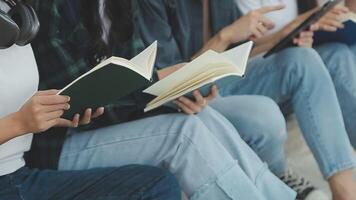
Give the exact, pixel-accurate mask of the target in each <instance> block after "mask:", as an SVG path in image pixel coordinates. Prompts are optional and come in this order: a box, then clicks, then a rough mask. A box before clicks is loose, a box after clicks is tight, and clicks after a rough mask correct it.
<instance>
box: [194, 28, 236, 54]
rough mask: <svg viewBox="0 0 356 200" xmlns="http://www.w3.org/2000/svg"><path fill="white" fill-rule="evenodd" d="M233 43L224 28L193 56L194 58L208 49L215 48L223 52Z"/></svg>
mask: <svg viewBox="0 0 356 200" xmlns="http://www.w3.org/2000/svg"><path fill="white" fill-rule="evenodd" d="M230 45H231V42H230V41H229V39H228V36H227V35H226V33H225V31H224V29H223V30H221V31H220V32H219V33H217V34H216V35H215V36H214V37H212V38H211V39H210V40H209V41H208V42H207V43H206V44H205V45H204V46H203V48H201V49H200V50H199V51H198V52H197V53H196V54H195V55H194V56H193V57H192V59H194V58H196V57H198V56H200V55H201V54H203V53H204V52H205V51H207V50H210V49H211V50H214V51H216V52H223V51H225V50H226V49H227V48H228V47H229V46H230Z"/></svg>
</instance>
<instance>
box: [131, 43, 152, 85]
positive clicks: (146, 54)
mask: <svg viewBox="0 0 356 200" xmlns="http://www.w3.org/2000/svg"><path fill="white" fill-rule="evenodd" d="M156 55H157V41H155V42H153V43H152V44H151V45H150V46H149V47H147V48H146V49H145V50H143V51H142V52H141V53H140V54H138V55H137V56H135V57H134V58H132V59H131V60H130V62H131V63H132V64H134V66H135V68H136V69H137V70H138V71H140V72H141V74H142V75H144V77H146V78H147V79H148V80H149V79H151V77H152V71H153V67H154V64H155V61H156Z"/></svg>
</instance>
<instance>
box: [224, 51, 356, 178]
mask: <svg viewBox="0 0 356 200" xmlns="http://www.w3.org/2000/svg"><path fill="white" fill-rule="evenodd" d="M220 92H221V94H222V96H231V95H242V94H255V95H264V96H268V97H270V98H272V99H273V100H275V101H276V102H277V103H285V102H288V101H290V102H291V103H292V106H293V109H294V111H295V113H296V116H297V119H298V122H299V125H300V127H301V130H302V133H303V135H304V138H305V139H306V142H307V143H308V145H309V147H310V149H311V151H312V152H313V154H314V156H315V158H316V160H317V162H318V164H319V167H320V169H321V172H322V174H323V176H324V178H325V179H328V178H330V177H331V176H332V175H334V174H335V173H337V172H340V171H343V170H345V169H350V168H354V167H355V160H354V159H355V158H354V153H353V150H352V147H351V145H350V140H349V138H348V135H347V132H346V129H345V125H344V120H343V117H342V113H341V109H340V105H339V102H338V99H337V96H336V92H335V87H334V85H333V82H332V79H331V77H330V75H329V73H328V71H327V70H326V67H325V65H324V63H323V61H322V60H321V58H320V56H319V55H318V53H317V52H316V51H315V50H313V49H308V48H288V49H285V50H283V51H281V52H280V53H278V54H275V55H273V56H271V57H269V58H267V59H264V58H262V57H257V58H254V59H251V60H250V62H249V64H248V69H247V72H246V76H245V78H243V79H239V80H236V83H235V84H231V85H229V86H227V87H226V88H220ZM257 152H258V151H257Z"/></svg>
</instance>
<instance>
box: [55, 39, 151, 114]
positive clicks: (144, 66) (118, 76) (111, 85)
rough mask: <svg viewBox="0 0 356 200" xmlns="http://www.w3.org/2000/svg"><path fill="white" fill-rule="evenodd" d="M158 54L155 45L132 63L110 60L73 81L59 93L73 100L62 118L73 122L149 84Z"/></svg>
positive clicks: (130, 61) (119, 59)
mask: <svg viewBox="0 0 356 200" xmlns="http://www.w3.org/2000/svg"><path fill="white" fill-rule="evenodd" d="M156 52H157V43H156V42H155V43H153V44H152V45H151V46H150V47H148V48H147V49H146V50H144V51H143V52H142V53H140V54H139V55H137V56H136V57H135V58H133V59H131V60H126V59H123V58H117V57H111V58H109V59H107V60H106V61H103V62H102V63H101V64H99V65H98V66H96V67H94V68H93V69H92V70H90V71H89V72H87V73H85V74H84V75H82V76H81V77H79V78H78V79H76V80H75V81H73V82H72V83H71V84H69V85H68V86H67V87H65V88H64V89H63V90H62V91H60V92H59V94H60V95H68V96H70V98H71V100H70V102H69V103H70V106H71V107H70V110H68V111H66V112H65V113H64V115H63V116H62V117H63V118H65V119H69V120H71V119H73V117H74V115H75V114H77V113H79V114H81V115H82V114H83V113H84V111H85V110H86V109H87V108H92V109H93V110H95V109H96V108H98V107H102V106H106V105H108V104H111V103H114V102H116V101H117V100H119V99H121V98H123V97H125V96H128V95H130V94H131V93H132V92H135V91H137V90H138V89H140V88H142V87H144V86H145V85H148V83H149V82H150V79H151V76H152V71H153V65H154V62H155V58H156Z"/></svg>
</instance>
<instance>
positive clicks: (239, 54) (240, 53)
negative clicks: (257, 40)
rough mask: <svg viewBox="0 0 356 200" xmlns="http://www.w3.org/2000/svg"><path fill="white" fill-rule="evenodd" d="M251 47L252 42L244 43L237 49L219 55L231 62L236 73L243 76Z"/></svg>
mask: <svg viewBox="0 0 356 200" xmlns="http://www.w3.org/2000/svg"><path fill="white" fill-rule="evenodd" d="M252 47H253V42H252V41H250V42H246V43H244V44H242V45H240V46H238V47H235V48H232V49H230V50H227V51H225V52H223V53H221V55H222V56H224V57H225V58H227V59H228V60H230V61H232V63H233V64H234V66H235V67H236V72H237V73H238V74H239V75H240V76H243V75H244V74H245V71H246V67H247V62H248V59H249V56H250V53H251V50H252Z"/></svg>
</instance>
